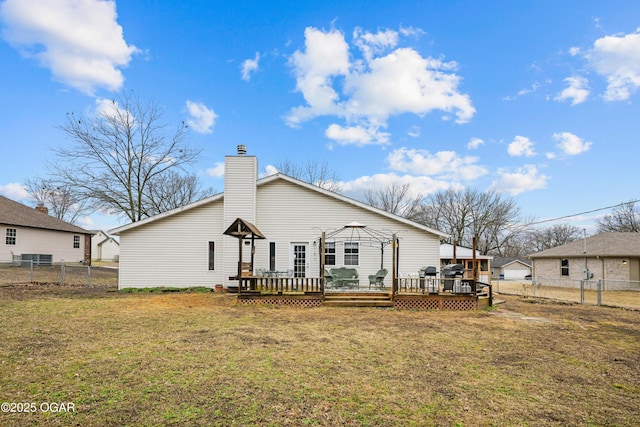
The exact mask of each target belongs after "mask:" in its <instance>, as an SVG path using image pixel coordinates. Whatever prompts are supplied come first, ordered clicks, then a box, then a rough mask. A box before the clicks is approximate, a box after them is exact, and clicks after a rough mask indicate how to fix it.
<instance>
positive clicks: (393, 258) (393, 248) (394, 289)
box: [391, 233, 398, 298]
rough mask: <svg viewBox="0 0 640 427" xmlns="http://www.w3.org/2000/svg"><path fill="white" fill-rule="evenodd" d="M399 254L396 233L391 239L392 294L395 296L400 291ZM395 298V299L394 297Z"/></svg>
mask: <svg viewBox="0 0 640 427" xmlns="http://www.w3.org/2000/svg"><path fill="white" fill-rule="evenodd" d="M397 252H398V242H397V239H396V235H395V233H394V234H393V236H392V237H391V292H392V295H395V294H396V292H397V291H398V282H397V276H398V268H397V265H396V254H397ZM392 298H393V297H392Z"/></svg>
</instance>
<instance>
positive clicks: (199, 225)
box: [111, 146, 448, 288]
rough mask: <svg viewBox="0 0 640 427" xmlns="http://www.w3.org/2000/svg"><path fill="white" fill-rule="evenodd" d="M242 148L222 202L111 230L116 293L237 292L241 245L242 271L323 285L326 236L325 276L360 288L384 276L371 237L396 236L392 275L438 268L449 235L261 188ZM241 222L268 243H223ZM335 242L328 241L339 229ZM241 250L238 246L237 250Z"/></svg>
mask: <svg viewBox="0 0 640 427" xmlns="http://www.w3.org/2000/svg"><path fill="white" fill-rule="evenodd" d="M241 147H242V146H239V147H238V148H239V149H238V155H236V156H227V157H225V184H224V193H220V194H217V195H214V196H211V197H208V198H206V199H203V200H200V201H197V202H195V203H191V204H189V205H187V206H183V207H180V208H178V209H174V210H171V211H168V212H165V213H161V214H159V215H156V216H154V217H151V218H147V219H144V220H142V221H138V222H135V223H131V224H128V225H125V226H122V227H118V228H116V229H114V230H111V233H112V234H114V235H118V236H119V237H120V265H119V288H130V287H155V286H170V287H190V286H207V287H214V286H215V285H216V284H222V285H224V286H225V287H229V286H238V281H237V280H233V277H235V276H237V273H238V262H239V261H238V257H239V252H240V249H239V244H240V245H244V246H242V247H243V248H246V249H245V250H244V251H243V259H242V262H243V263H249V262H251V261H253V264H252V265H253V270H254V271H253V273H256V272H257V271H258V270H265V271H270V272H280V273H281V274H286V275H290V276H294V277H320V276H321V271H320V263H321V254H320V248H321V247H322V244H321V239H320V237H321V236H322V232H326V233H327V234H326V235H327V238H326V241H325V261H326V266H325V268H327V269H330V268H333V267H342V266H346V267H349V268H355V269H356V270H357V271H358V274H359V278H360V286H361V287H365V288H366V287H368V285H369V279H368V275H374V274H376V272H377V271H378V270H379V269H380V268H381V267H384V268H386V269H388V271H389V275H388V276H387V277H386V278H385V284H386V286H390V284H391V274H390V273H391V266H392V262H393V260H392V254H393V251H392V250H391V249H390V246H391V244H389V242H387V246H386V250H385V246H384V243H381V242H379V241H376V240H375V238H372V237H371V234H369V232H373V231H374V230H375V231H376V233H378V234H375V235H380V234H384V235H385V236H388V238H389V239H390V238H391V236H392V235H394V234H395V235H396V237H397V239H398V241H399V244H398V247H397V249H398V256H397V262H398V264H397V269H398V271H401V272H415V273H416V274H417V273H418V271H419V269H420V268H422V267H423V266H425V265H438V263H439V245H440V240H441V239H442V238H446V237H448V236H447V235H446V234H444V233H441V232H439V231H436V230H433V229H431V228H428V227H426V226H423V225H421V224H418V223H415V222H412V221H409V220H407V219H405V218H402V217H399V216H396V215H392V214H390V213H387V212H385V211H382V210H379V209H376V208H373V207H371V206H368V205H366V204H364V203H361V202H358V201H356V200H353V199H350V198H348V197H345V196H342V195H340V194H336V193H333V192H331V191H327V190H325V189H322V188H320V187H318V186H315V185H311V184H308V183H306V182H303V181H300V180H297V179H294V178H291V177H289V176H287V175H283V174H275V175H271V176H268V177H265V178H262V179H260V180H258V160H257V158H256V157H255V156H247V155H245V154H244V150H242V148H241ZM238 218H240V219H242V220H243V221H246V222H249V223H251V224H253V225H254V226H255V227H256V228H257V229H258V230H259V231H260V232H261V233H262V235H264V237H265V239H261V240H256V241H255V242H253V243H255V253H253V254H252V253H251V252H252V251H251V246H250V245H251V244H252V241H250V240H246V241H244V242H243V241H242V240H240V241H239V240H238V239H236V238H233V237H230V236H228V235H223V233H224V232H225V230H227V228H228V227H229V226H230V225H232V224H234V223H235V222H236V220H237V219H238ZM347 224H357V226H353V225H352V227H350V228H345V229H344V230H345V231H344V232H342V233H338V234H336V235H335V237H329V236H332V235H333V234H332V233H331V231H333V230H338V229H343V227H344V226H345V225H347ZM239 242H240V243H239Z"/></svg>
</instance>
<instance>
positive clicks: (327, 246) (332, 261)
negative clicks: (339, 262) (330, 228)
mask: <svg viewBox="0 0 640 427" xmlns="http://www.w3.org/2000/svg"><path fill="white" fill-rule="evenodd" d="M324 265H336V242H324Z"/></svg>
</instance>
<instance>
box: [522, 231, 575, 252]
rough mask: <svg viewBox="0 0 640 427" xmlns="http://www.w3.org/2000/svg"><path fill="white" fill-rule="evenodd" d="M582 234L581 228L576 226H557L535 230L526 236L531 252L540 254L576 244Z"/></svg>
mask: <svg viewBox="0 0 640 427" xmlns="http://www.w3.org/2000/svg"><path fill="white" fill-rule="evenodd" d="M581 232H582V230H581V229H580V227H576V226H574V225H570V224H556V225H552V226H550V227H544V228H534V229H531V230H529V231H527V232H526V233H525V234H526V237H527V240H528V241H529V244H530V249H531V252H539V251H544V250H546V249H551V248H555V247H556V246H562V245H566V244H567V243H571V242H574V241H576V240H578V239H580V237H581Z"/></svg>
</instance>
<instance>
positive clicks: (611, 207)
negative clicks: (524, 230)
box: [524, 199, 640, 227]
mask: <svg viewBox="0 0 640 427" xmlns="http://www.w3.org/2000/svg"><path fill="white" fill-rule="evenodd" d="M636 202H640V199H636V200H630V201H628V202H623V203H618V204H617V205H612V206H607V207H604V208H598V209H593V210H590V211H584V212H580V213H577V214H573V215H565V216H559V217H557V218H551V219H545V220H541V221H535V222H529V223H527V224H524V227H529V226H532V225H538V224H544V223H545V222H554V221H559V220H561V219H567V218H573V217H575V216H580V215H585V214H590V213H594V212H599V211H605V210H607V209H613V208H617V207H620V206H624V205H628V204H631V203H636Z"/></svg>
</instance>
